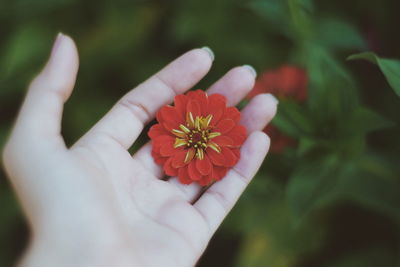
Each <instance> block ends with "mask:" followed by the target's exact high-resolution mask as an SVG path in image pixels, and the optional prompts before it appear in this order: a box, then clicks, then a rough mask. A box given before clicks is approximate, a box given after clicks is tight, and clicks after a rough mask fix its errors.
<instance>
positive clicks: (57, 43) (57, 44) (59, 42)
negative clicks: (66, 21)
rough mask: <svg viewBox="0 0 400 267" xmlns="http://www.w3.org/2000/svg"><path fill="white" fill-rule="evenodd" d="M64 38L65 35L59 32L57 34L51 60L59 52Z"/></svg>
mask: <svg viewBox="0 0 400 267" xmlns="http://www.w3.org/2000/svg"><path fill="white" fill-rule="evenodd" d="M63 38H64V34H62V33H61V32H59V33H58V34H57V37H56V40H55V41H54V44H53V48H52V49H51V55H50V58H52V57H53V56H54V55H55V54H56V53H57V50H58V48H59V47H60V45H61V43H62V39H63Z"/></svg>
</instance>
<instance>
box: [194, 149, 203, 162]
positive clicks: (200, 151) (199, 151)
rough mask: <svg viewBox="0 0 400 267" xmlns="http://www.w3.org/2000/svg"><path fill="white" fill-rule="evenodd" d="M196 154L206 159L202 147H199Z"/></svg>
mask: <svg viewBox="0 0 400 267" xmlns="http://www.w3.org/2000/svg"><path fill="white" fill-rule="evenodd" d="M196 156H197V158H198V159H200V160H202V159H204V150H203V149H202V148H198V149H197V152H196Z"/></svg>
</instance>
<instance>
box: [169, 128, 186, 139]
mask: <svg viewBox="0 0 400 267" xmlns="http://www.w3.org/2000/svg"><path fill="white" fill-rule="evenodd" d="M172 133H173V134H174V135H176V136H178V137H180V138H185V137H186V134H185V132H182V131H179V130H176V129H173V130H172Z"/></svg>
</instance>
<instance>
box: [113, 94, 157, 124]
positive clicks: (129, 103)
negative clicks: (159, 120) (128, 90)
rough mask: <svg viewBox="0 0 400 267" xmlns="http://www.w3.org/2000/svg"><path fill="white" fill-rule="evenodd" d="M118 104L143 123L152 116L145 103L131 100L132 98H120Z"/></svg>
mask: <svg viewBox="0 0 400 267" xmlns="http://www.w3.org/2000/svg"><path fill="white" fill-rule="evenodd" d="M120 105H121V106H123V107H125V108H127V109H128V110H129V111H130V112H131V113H132V114H133V116H134V117H136V118H138V119H139V120H140V121H141V122H142V123H143V124H144V123H146V122H147V121H148V120H150V118H151V117H152V116H151V113H150V111H149V110H148V109H147V107H146V106H145V105H143V104H141V103H138V102H136V101H133V100H132V99H129V98H125V99H122V100H121V102H120Z"/></svg>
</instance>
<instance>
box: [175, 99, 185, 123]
mask: <svg viewBox="0 0 400 267" xmlns="http://www.w3.org/2000/svg"><path fill="white" fill-rule="evenodd" d="M187 102H188V97H187V96H186V95H176V96H175V99H174V105H175V109H176V112H177V113H178V115H179V117H180V119H182V120H183V121H184V120H185V116H186V105H187Z"/></svg>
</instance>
